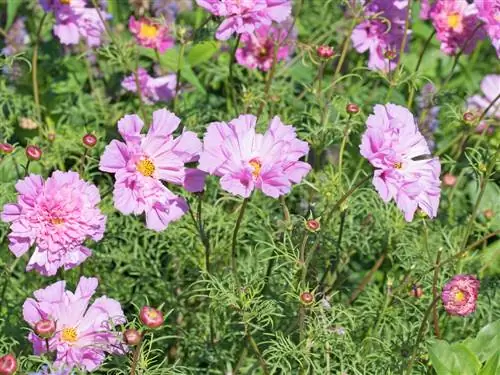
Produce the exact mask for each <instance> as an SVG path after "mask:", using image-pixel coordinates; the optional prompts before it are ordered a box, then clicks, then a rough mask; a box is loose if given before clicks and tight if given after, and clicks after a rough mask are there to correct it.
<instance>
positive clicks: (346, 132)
mask: <svg viewBox="0 0 500 375" xmlns="http://www.w3.org/2000/svg"><path fill="white" fill-rule="evenodd" d="M351 117H352V116H351V114H349V117H348V118H347V124H346V127H345V129H344V137H343V138H342V143H341V145H340V153H339V177H340V181H341V182H342V166H343V161H344V151H345V146H346V143H347V140H348V138H349V133H350V131H351V129H350V126H351V124H350V121H351ZM340 185H341V186H342V183H341V184H340Z"/></svg>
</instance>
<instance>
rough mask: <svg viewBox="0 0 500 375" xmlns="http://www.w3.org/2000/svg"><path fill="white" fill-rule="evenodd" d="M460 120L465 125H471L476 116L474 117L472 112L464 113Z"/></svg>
mask: <svg viewBox="0 0 500 375" xmlns="http://www.w3.org/2000/svg"><path fill="white" fill-rule="evenodd" d="M462 118H463V120H464V122H466V123H467V124H471V123H473V122H474V120H475V119H476V116H474V113H472V112H465V113H464V115H463V116H462Z"/></svg>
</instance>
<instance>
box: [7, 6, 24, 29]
mask: <svg viewBox="0 0 500 375" xmlns="http://www.w3.org/2000/svg"><path fill="white" fill-rule="evenodd" d="M21 2H22V0H9V1H7V22H6V23H5V30H9V28H10V26H11V25H12V23H13V22H14V19H15V18H16V14H17V9H18V8H19V6H20V5H21Z"/></svg>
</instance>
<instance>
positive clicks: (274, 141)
mask: <svg viewBox="0 0 500 375" xmlns="http://www.w3.org/2000/svg"><path fill="white" fill-rule="evenodd" d="M256 121H257V118H256V117H255V116H253V115H241V116H240V117H238V118H236V119H234V120H232V121H230V122H229V123H228V124H226V123H225V122H215V123H212V124H210V125H209V126H208V129H207V132H206V134H205V138H204V140H203V152H202V153H201V156H200V165H199V168H200V169H201V170H203V171H206V172H208V173H210V174H213V175H216V176H220V177H221V181H220V182H221V186H222V188H223V189H224V190H226V191H228V192H230V193H232V194H235V195H239V196H241V197H245V198H247V197H249V196H250V194H251V193H252V191H253V190H254V189H260V190H262V192H263V193H264V194H266V195H268V196H270V197H273V198H277V197H279V196H280V195H283V194H287V193H288V192H289V191H290V189H291V187H292V184H294V183H298V182H300V181H301V180H302V178H304V176H305V175H306V174H307V173H309V171H310V170H311V166H310V165H309V164H307V163H305V162H302V161H299V159H300V158H301V157H303V156H304V155H306V154H307V153H308V151H309V146H308V144H307V143H306V142H304V141H301V140H299V139H297V135H296V134H295V129H294V128H293V127H292V126H289V125H284V124H283V123H282V122H281V120H280V118H279V117H274V118H273V119H272V121H271V123H270V124H269V129H268V130H267V131H266V133H264V134H259V133H256V131H255V125H256Z"/></svg>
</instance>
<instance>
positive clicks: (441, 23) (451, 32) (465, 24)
mask: <svg viewBox="0 0 500 375" xmlns="http://www.w3.org/2000/svg"><path fill="white" fill-rule="evenodd" d="M429 17H430V18H431V20H432V24H433V25H434V28H435V29H436V38H437V39H438V40H439V41H441V51H443V52H444V53H445V54H447V55H455V54H457V53H458V52H459V51H460V50H461V49H463V52H464V53H465V54H469V53H471V52H472V51H473V50H474V48H475V47H476V44H477V42H478V41H479V40H480V39H482V38H484V37H485V32H484V27H480V28H479V29H478V30H476V27H478V25H479V24H480V21H479V18H478V17H477V7H476V5H475V4H474V3H472V4H469V3H468V2H467V1H466V0H437V1H436V2H435V4H433V5H432V6H431V8H430V11H429Z"/></svg>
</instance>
